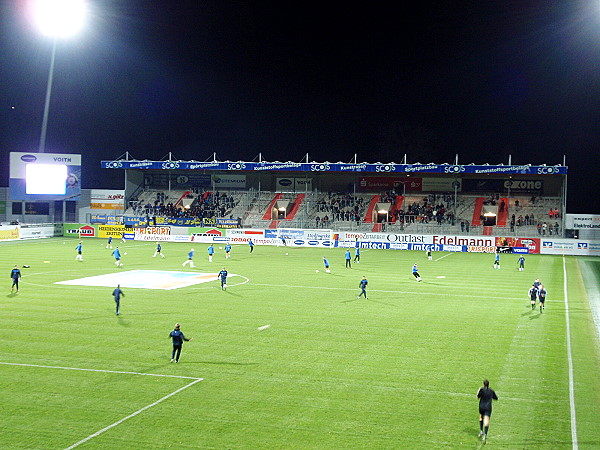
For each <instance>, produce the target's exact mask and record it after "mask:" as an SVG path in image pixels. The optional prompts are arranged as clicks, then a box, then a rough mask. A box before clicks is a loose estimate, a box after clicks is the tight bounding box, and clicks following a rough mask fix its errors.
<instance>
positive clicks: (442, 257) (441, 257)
mask: <svg viewBox="0 0 600 450" xmlns="http://www.w3.org/2000/svg"><path fill="white" fill-rule="evenodd" d="M451 254H452V253H448V254H447V255H444V256H440V257H439V258H438V259H436V260H435V261H439V260H440V259H444V258H445V257H446V256H450V255H451Z"/></svg>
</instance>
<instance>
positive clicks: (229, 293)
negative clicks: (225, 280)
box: [224, 290, 242, 298]
mask: <svg viewBox="0 0 600 450" xmlns="http://www.w3.org/2000/svg"><path fill="white" fill-rule="evenodd" d="M224 294H227V295H232V296H234V297H240V298H241V297H242V296H241V295H240V294H236V293H235V292H231V291H228V290H225V291H224Z"/></svg>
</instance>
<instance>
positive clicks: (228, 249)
mask: <svg viewBox="0 0 600 450" xmlns="http://www.w3.org/2000/svg"><path fill="white" fill-rule="evenodd" d="M230 257H231V244H229V243H228V244H227V245H225V259H229V258H230Z"/></svg>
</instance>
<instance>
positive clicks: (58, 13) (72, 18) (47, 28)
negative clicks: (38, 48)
mask: <svg viewBox="0 0 600 450" xmlns="http://www.w3.org/2000/svg"><path fill="white" fill-rule="evenodd" d="M32 6H33V17H34V20H35V23H36V25H37V27H38V29H39V30H40V32H41V33H42V34H44V35H46V36H53V37H69V36H72V35H74V34H76V33H77V32H78V31H79V30H81V28H83V25H84V22H85V17H86V12H87V11H86V9H87V8H86V4H85V1H84V0H33V4H32Z"/></svg>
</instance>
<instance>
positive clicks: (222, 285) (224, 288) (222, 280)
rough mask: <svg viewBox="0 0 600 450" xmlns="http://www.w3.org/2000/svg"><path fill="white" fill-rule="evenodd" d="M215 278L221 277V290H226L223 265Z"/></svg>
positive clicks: (225, 271)
mask: <svg viewBox="0 0 600 450" xmlns="http://www.w3.org/2000/svg"><path fill="white" fill-rule="evenodd" d="M217 278H221V290H222V291H226V290H227V270H226V269H225V267H223V270H221V271H220V272H219V274H218V275H217Z"/></svg>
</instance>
